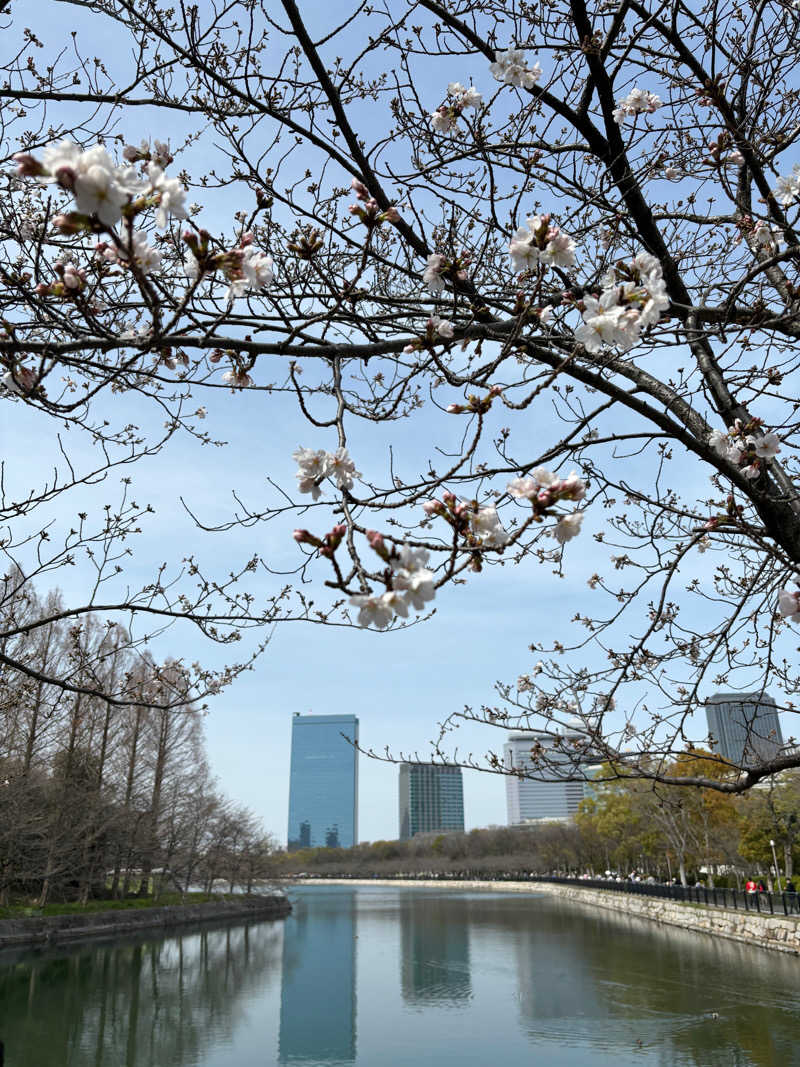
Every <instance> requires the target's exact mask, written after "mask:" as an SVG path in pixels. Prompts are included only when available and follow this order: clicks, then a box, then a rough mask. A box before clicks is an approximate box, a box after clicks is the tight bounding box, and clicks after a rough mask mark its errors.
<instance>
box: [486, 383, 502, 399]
mask: <svg viewBox="0 0 800 1067" xmlns="http://www.w3.org/2000/svg"><path fill="white" fill-rule="evenodd" d="M502 395H503V387H502V385H493V386H492V388H491V389H490V390H489V396H502Z"/></svg>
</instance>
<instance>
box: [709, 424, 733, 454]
mask: <svg viewBox="0 0 800 1067" xmlns="http://www.w3.org/2000/svg"><path fill="white" fill-rule="evenodd" d="M708 443H709V444H710V445H711V447H712V448H713V449H714V451H715V452H720V453H721V454H722V455H723V456H724V455H726V454H727V451H728V447H729V445H730V438H729V437H728V435H727V433H725V431H724V430H712V431H711V433H710V434H709V435H708Z"/></svg>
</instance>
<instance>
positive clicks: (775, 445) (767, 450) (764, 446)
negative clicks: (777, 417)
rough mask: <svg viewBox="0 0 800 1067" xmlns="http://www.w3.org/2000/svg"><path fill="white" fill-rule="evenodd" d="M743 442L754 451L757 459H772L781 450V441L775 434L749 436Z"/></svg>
mask: <svg viewBox="0 0 800 1067" xmlns="http://www.w3.org/2000/svg"><path fill="white" fill-rule="evenodd" d="M745 441H746V443H747V444H748V445H750V447H751V448H752V449H753V450H754V452H755V454H756V455H757V456H758V458H759V459H772V457H773V456H777V454H778V453H779V452H780V450H781V440H780V438H779V437H778V435H777V434H776V433H765V434H762V435H761V437H754V436H753V435H752V434H749V435H748V436H747V437H746V438H745Z"/></svg>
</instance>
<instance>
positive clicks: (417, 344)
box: [403, 315, 455, 353]
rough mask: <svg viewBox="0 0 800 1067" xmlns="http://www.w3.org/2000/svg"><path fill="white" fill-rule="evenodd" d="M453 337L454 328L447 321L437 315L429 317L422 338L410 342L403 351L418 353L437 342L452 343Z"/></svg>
mask: <svg viewBox="0 0 800 1067" xmlns="http://www.w3.org/2000/svg"><path fill="white" fill-rule="evenodd" d="M454 335H455V327H454V326H453V323H452V322H451V321H450V320H449V319H443V318H441V316H439V315H431V317H430V318H429V319H428V321H427V322H426V323H425V335H424V337H418V338H417V339H416V341H411V342H410V343H409V344H407V345H406V346H405V348H404V349H403V351H404V352H406V353H408V352H419V351H420V350H421V349H423V348H430V347H431V346H432V345H434V344H436V343H437V341H452V339H453V337H454Z"/></svg>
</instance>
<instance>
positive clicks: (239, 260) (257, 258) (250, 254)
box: [183, 230, 275, 303]
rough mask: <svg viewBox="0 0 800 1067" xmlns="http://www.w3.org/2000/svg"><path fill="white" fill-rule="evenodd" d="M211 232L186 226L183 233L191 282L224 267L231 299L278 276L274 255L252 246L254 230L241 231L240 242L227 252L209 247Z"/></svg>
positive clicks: (269, 282) (255, 291)
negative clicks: (195, 230) (186, 228)
mask: <svg viewBox="0 0 800 1067" xmlns="http://www.w3.org/2000/svg"><path fill="white" fill-rule="evenodd" d="M210 236H211V235H210V234H209V233H208V231H207V230H200V231H199V232H198V233H194V232H193V231H192V230H187V231H186V232H185V233H184V235H183V240H184V243H185V244H186V246H187V248H188V251H187V253H186V259H185V261H184V270H185V271H186V277H187V278H188V279H189V280H190V282H192V284H195V285H196V284H197V283H198V282H199V281H200V279H201V278H204V277H209V276H210V275H212V274H213V273H214V272H215V271H218V270H219V271H222V273H223V274H224V276H225V278H226V279H227V281H228V282H229V285H228V301H229V303H230V302H233V300H234V299H235V298H236V297H237V296H245V295H246V294H247V293H257V292H258V291H259V289H264V288H267V287H269V286H270V285H272V283H273V281H274V280H275V275H274V271H273V263H272V256H268V255H266V254H265V253H264V252H262V251H261V250H260V249H258V248H255V247H254V246H253V240H254V237H253V234H252V233H249V232H248V233H244V234H242V236H241V238H240V240H239V244H238V245H237V246H236V247H235V248H232V249H230V250H229V251H225V252H211V251H210V248H209V241H210Z"/></svg>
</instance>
